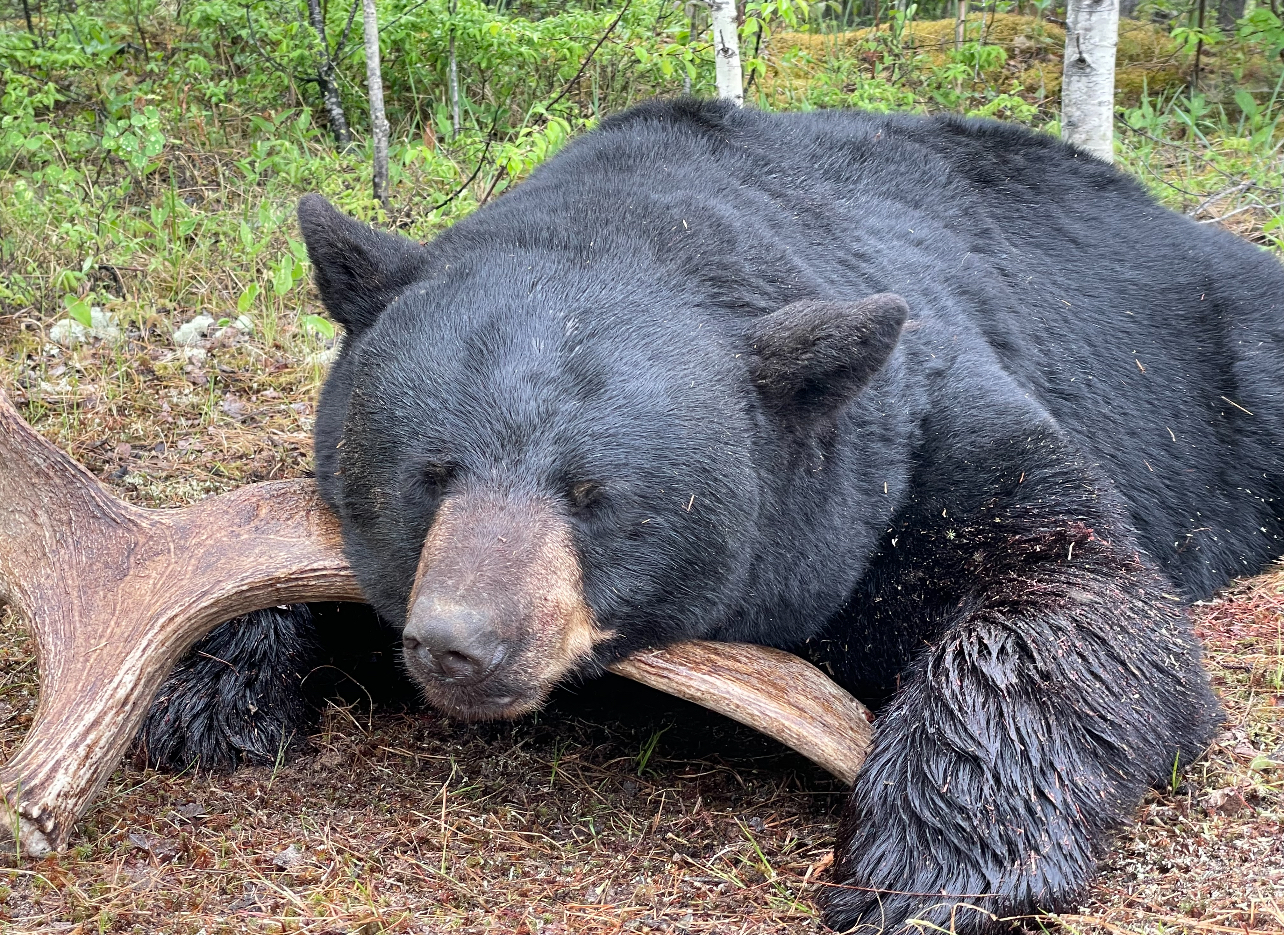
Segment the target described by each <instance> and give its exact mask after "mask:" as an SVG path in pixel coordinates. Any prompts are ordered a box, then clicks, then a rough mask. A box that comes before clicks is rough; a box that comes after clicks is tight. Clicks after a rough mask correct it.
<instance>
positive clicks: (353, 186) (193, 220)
mask: <svg viewBox="0 0 1284 935" xmlns="http://www.w3.org/2000/svg"><path fill="white" fill-rule="evenodd" d="M1165 2H1167V0H1165ZM947 6H948V4H947V3H946V2H945V0H930V2H928V3H925V4H922V5H917V4H909V5H908V6H907V7H906V8H905V9H902V10H896V9H895V8H894V7H893V6H892V5H890V4H886V3H885V4H883V5H882V6H880V7H879V12H878V14H877V15H878V16H879V17H881V18H880V20H879V22H880V24H881V28H880V29H878V30H876V31H867V32H866V33H864V34H863V38H861V39H859V40H858V41H855V42H852V41H850V34H849V33H845V32H843V30H844V29H845V27H847V26H850V25H853V24H854V21H855V18H856V16H857V13H858V6H857V5H855V4H853V3H838V2H834V0H822V2H818V3H810V2H808V0H750V2H748V3H746V4H745V7H744V14H745V19H744V25H743V27H742V34H741V42H742V61H743V62H744V70H745V78H746V87H747V96H748V97H749V99H750V100H751V101H754V102H755V103H757V105H758V106H762V107H790V108H795V109H812V108H819V107H861V108H866V109H869V110H875V111H888V110H912V111H919V112H929V111H939V110H952V111H956V112H960V113H967V114H972V115H979V116H991V117H998V118H1002V119H1008V120H1017V121H1022V122H1026V123H1030V124H1033V125H1043V126H1047V125H1049V121H1050V120H1052V119H1053V118H1055V112H1054V110H1053V109H1052V108H1054V107H1055V101H1052V102H1051V103H1050V104H1049V102H1047V101H1045V99H1044V97H1043V96H1042V94H1041V93H1034V92H1033V91H1029V92H1027V91H1026V90H1025V89H1023V88H1021V87H1019V86H1015V85H1014V84H1013V83H1012V82H1011V81H1008V82H1007V83H1006V84H1003V83H1001V82H1000V81H999V79H998V77H997V76H999V75H1001V74H1002V73H1003V72H1005V71H1006V70H1010V69H1011V68H1012V64H1011V63H1008V62H1007V56H1008V53H1007V52H1006V51H1005V49H1004V48H1003V47H1002V46H1000V45H998V44H996V43H994V42H990V41H987V32H986V30H985V28H984V27H983V26H981V27H978V26H977V25H976V23H974V22H971V21H970V22H969V25H968V33H967V35H966V37H965V38H966V41H965V42H963V44H962V45H961V47H960V48H958V49H957V50H951V51H950V52H949V53H948V54H946V55H944V56H941V55H939V54H938V55H936V56H935V57H929V56H927V55H925V54H924V53H923V52H922V51H920V50H917V49H915V48H912V47H910V46H909V45H908V44H907V43H906V42H905V41H904V40H905V36H906V34H907V29H908V27H909V25H910V24H911V23H912V22H913V21H914V20H915V18H918V17H922V16H924V15H939V14H940V13H941V12H944V11H945V10H946V7H947ZM35 9H37V11H38V12H39V10H40V9H41V8H39V7H37V8H35ZM322 9H323V11H324V12H323V21H324V27H325V35H324V37H321V36H318V34H317V32H316V30H315V29H314V28H313V26H312V24H311V22H310V20H309V18H308V7H307V5H306V2H305V0H185V2H183V3H180V4H177V5H174V6H171V5H169V4H159V3H155V2H154V0H98V2H96V3H95V4H92V5H91V4H83V3H82V4H80V5H78V6H76V7H75V8H74V9H73V8H72V7H71V5H67V6H60V7H59V9H58V11H57V12H56V13H55V12H53V8H52V7H51V8H50V11H49V13H47V14H40V15H39V16H38V17H37V22H36V24H35V25H36V28H35V30H34V34H33V33H32V32H28V31H27V29H26V26H25V23H24V21H23V20H22V18H21V17H19V18H17V19H14V20H10V21H7V22H4V23H3V24H0V165H3V166H4V167H5V170H6V171H5V173H4V175H3V176H0V313H5V312H17V313H22V314H25V315H36V316H43V317H46V318H50V317H53V316H58V315H62V314H64V313H65V314H68V315H69V316H70V317H71V318H72V319H73V320H76V321H81V319H82V318H83V317H84V313H83V312H82V306H83V308H88V305H89V304H90V300H91V297H92V301H93V303H94V304H112V303H115V304H126V303H137V304H138V305H139V306H141V307H142V308H143V309H150V308H157V307H161V308H165V309H181V310H183V314H190V313H191V312H194V311H208V312H209V313H210V314H211V315H212V316H213V317H214V318H215V319H216V320H224V319H226V320H229V321H230V320H232V319H233V318H237V316H245V317H246V321H247V322H249V321H250V319H253V324H254V326H255V327H256V328H259V329H260V330H261V332H262V333H263V334H264V335H265V336H266V337H265V339H266V340H267V341H268V343H271V341H273V340H275V331H274V330H273V329H274V328H275V327H276V325H275V324H274V322H275V321H276V320H277V319H278V318H279V319H280V320H281V321H285V322H289V325H288V326H287V327H289V328H293V327H298V328H300V329H303V330H304V331H312V332H315V333H318V334H321V335H322V336H323V337H324V336H325V335H324V332H323V331H321V330H318V326H316V325H315V323H310V319H308V318H307V317H306V309H305V302H306V300H305V290H304V289H303V288H302V287H301V286H302V283H303V282H304V277H305V275H306V266H305V263H306V255H305V251H304V250H303V247H302V245H301V244H299V243H298V242H297V240H296V239H295V237H294V234H293V231H294V221H293V205H294V203H295V201H296V200H297V198H298V196H299V194H301V193H302V192H305V191H320V192H322V193H323V194H325V195H326V196H327V197H329V198H331V199H332V200H333V201H335V202H336V203H337V204H338V205H339V206H340V207H341V208H342V209H343V210H346V211H348V212H350V213H351V214H353V215H355V216H357V217H359V218H362V219H363V220H367V221H372V222H377V223H380V224H384V225H396V226H397V227H398V228H399V229H401V230H402V231H404V232H405V233H407V234H409V235H410V236H414V237H418V238H421V239H426V238H428V237H430V236H432V235H433V234H434V233H435V232H436V231H438V230H440V229H441V228H442V227H443V226H445V225H447V224H449V223H451V222H453V221H454V220H455V219H457V218H459V217H462V216H464V215H466V214H467V213H469V212H470V211H472V210H474V209H475V208H476V207H477V205H478V204H480V203H483V202H485V201H487V200H490V199H493V198H495V197H498V196H499V195H501V194H502V193H503V191H504V190H505V189H506V188H507V187H508V186H510V185H512V184H513V183H514V182H516V181H518V180H520V179H521V178H523V177H525V176H526V175H528V174H529V173H530V172H531V171H532V170H533V169H534V168H535V167H536V166H537V165H539V163H540V162H542V161H543V160H544V159H547V158H548V157H549V156H550V155H552V154H553V153H555V152H557V150H558V149H560V148H561V147H562V146H563V145H565V143H566V141H567V140H568V139H570V138H571V137H572V136H574V135H575V134H577V133H580V132H583V131H584V130H585V129H587V128H589V127H591V126H592V125H593V124H594V123H595V122H596V121H597V119H598V118H599V115H601V114H603V113H609V112H613V111H616V110H619V109H622V108H623V107H625V106H627V105H628V104H630V103H633V102H635V101H637V100H639V99H642V98H645V97H649V96H652V95H656V94H660V95H673V94H676V93H680V92H682V91H684V90H685V91H689V92H691V93H694V94H698V95H704V96H709V95H711V94H712V93H713V88H714V66H713V59H712V50H711V48H710V44H709V37H708V30H707V22H706V18H705V17H704V14H703V13H702V10H701V8H700V7H699V6H698V5H687V4H685V3H683V2H681V0H631V2H629V3H628V4H621V3H619V2H616V0H611V4H610V5H609V6H598V5H597V3H596V2H595V0H558V2H553V0H519V2H515V3H505V2H502V0H501V2H499V3H497V4H495V5H490V4H488V3H483V2H481V0H456V2H454V3H453V4H452V2H451V0H380V2H379V16H380V22H381V35H380V40H381V44H382V48H383V56H384V60H383V73H384V82H385V96H386V99H387V106H388V116H389V118H390V121H391V124H392V128H393V139H392V145H391V153H390V156H391V158H390V180H389V181H390V189H391V191H392V194H393V197H392V204H393V209H392V212H391V214H389V213H388V212H386V211H385V209H384V208H383V207H381V206H380V205H378V204H376V203H374V202H373V201H372V200H371V199H370V197H369V195H368V192H369V191H370V184H369V179H370V166H369V150H368V140H367V139H366V136H365V133H366V129H367V125H368V117H367V114H366V102H365V93H364V91H365V66H364V62H363V60H362V56H363V51H362V45H361V41H360V39H361V35H360V34H361V23H360V21H359V19H358V16H357V14H358V13H359V10H358V9H357V5H356V2H354V0H343V2H341V3H338V2H337V3H328V2H325V3H323V4H322ZM1174 9H1175V10H1176V9H1177V8H1174ZM867 12H868V10H867ZM1188 13H1189V10H1188V7H1187V6H1182V7H1181V8H1180V10H1177V12H1176V14H1175V15H1174V18H1173V23H1174V35H1175V36H1176V37H1177V38H1178V39H1179V40H1181V41H1184V42H1187V43H1189V42H1191V41H1194V42H1199V41H1201V40H1202V41H1203V42H1204V44H1205V47H1206V48H1208V47H1210V46H1211V45H1212V44H1213V43H1216V42H1220V45H1218V46H1217V55H1218V57H1219V60H1220V61H1222V62H1224V63H1230V64H1229V65H1227V66H1226V67H1230V68H1232V69H1239V71H1237V72H1236V74H1241V73H1242V74H1250V73H1251V74H1253V75H1256V76H1259V77H1260V74H1261V64H1260V63H1261V62H1262V61H1263V59H1265V61H1267V62H1268V64H1269V67H1270V68H1273V69H1274V70H1273V71H1270V76H1271V82H1270V84H1269V85H1267V86H1266V87H1262V85H1261V81H1260V80H1258V78H1254V79H1253V81H1254V83H1245V84H1244V85H1243V86H1236V87H1235V88H1234V89H1233V90H1231V91H1228V92H1226V93H1217V94H1215V95H1214V94H1212V93H1210V94H1208V95H1201V94H1196V95H1193V96H1187V97H1185V98H1183V99H1182V100H1181V101H1177V100H1175V99H1172V98H1171V97H1169V98H1164V97H1162V96H1160V97H1155V98H1153V99H1149V98H1148V99H1147V100H1146V101H1144V102H1143V106H1142V107H1139V108H1137V109H1136V112H1135V113H1133V112H1130V113H1129V114H1128V119H1129V120H1130V121H1135V123H1136V125H1137V126H1138V127H1139V129H1145V132H1147V133H1149V134H1151V135H1152V136H1155V137H1163V138H1165V139H1176V140H1182V141H1187V142H1191V143H1195V144H1198V145H1200V146H1209V145H1211V141H1213V140H1219V141H1222V142H1221V144H1220V145H1222V146H1223V148H1227V147H1230V148H1234V149H1235V152H1236V153H1239V154H1240V155H1239V156H1233V157H1229V156H1228V157H1226V158H1227V159H1232V160H1233V159H1235V158H1240V157H1241V156H1242V154H1243V153H1245V152H1250V151H1251V152H1254V153H1256V152H1272V153H1273V152H1274V147H1275V146H1276V140H1277V139H1278V137H1279V114H1280V102H1279V101H1278V97H1279V86H1278V84H1275V81H1274V79H1275V78H1276V77H1278V76H1279V75H1280V71H1279V58H1278V55H1279V52H1280V50H1281V49H1284V26H1281V23H1280V20H1279V19H1278V17H1276V16H1275V15H1274V14H1273V13H1271V11H1270V10H1269V9H1267V8H1265V7H1259V8H1257V9H1255V10H1253V11H1252V12H1251V13H1250V14H1249V15H1248V16H1247V17H1245V19H1244V20H1243V21H1242V22H1241V23H1240V25H1239V27H1238V28H1237V30H1236V31H1235V34H1234V35H1233V36H1226V37H1222V36H1220V34H1215V32H1214V31H1213V30H1212V28H1211V27H1208V26H1206V27H1205V29H1204V31H1202V32H1200V31H1199V30H1198V28H1197V24H1192V21H1191V19H1190V16H1189V15H1188ZM982 20H983V21H984V18H982ZM866 22H868V20H866ZM1183 30H1184V31H1183ZM1192 30H1194V31H1192ZM803 33H805V34H807V39H808V42H806V43H804V42H802V41H800V38H799V37H800V34H803ZM452 38H453V41H454V47H455V51H456V55H457V58H458V72H459V80H460V97H461V117H462V125H461V127H460V129H459V132H458V133H456V132H455V131H454V128H453V127H452V120H451V112H450V101H449V94H448V89H447V73H448V60H449V49H450V46H451V41H452ZM816 40H819V42H820V45H818V44H817V41H816ZM825 47H828V48H832V49H833V50H837V49H839V48H840V47H841V48H842V49H843V54H827V55H824V56H823V57H822V56H821V55H820V54H819V53H818V52H817V49H818V48H825ZM326 62H332V63H333V68H334V72H333V74H334V84H335V87H336V88H337V90H338V94H339V99H340V102H341V104H342V107H343V109H344V111H345V113H346V115H347V120H348V122H349V124H350V125H351V128H352V131H353V135H354V137H355V140H354V145H353V146H352V147H350V148H348V149H346V150H345V149H342V148H341V147H339V146H337V145H336V142H335V139H334V132H333V128H332V127H331V126H330V117H329V112H328V110H327V108H326V106H325V103H324V100H323V96H322V91H321V78H322V72H323V65H324V64H325V63H326ZM795 64H805V65H807V66H808V74H809V78H808V80H807V81H806V82H805V84H803V85H798V86H795V85H788V86H783V87H782V85H781V84H780V82H779V81H778V80H777V78H776V77H775V76H777V75H778V74H779V73H780V71H781V70H782V69H784V70H788V69H789V68H790V67H791V65H795ZM1253 69H1257V71H1253ZM1272 86H1273V87H1274V92H1273V93H1272V92H1271V91H1270V90H1269V88H1270V87H1272ZM1228 141H1229V142H1228ZM1215 158H1222V157H1221V156H1220V155H1219V156H1216V157H1215ZM1230 164H1231V163H1229V162H1228V163H1227V165H1230ZM1237 165H1238V164H1237ZM1226 171H1230V170H1229V169H1227V170H1226ZM1272 230H1274V228H1272ZM1272 236H1274V235H1273V234H1272ZM233 309H235V311H233ZM144 313H145V312H144V311H140V314H144ZM278 313H285V314H284V316H281V315H279V314H278ZM274 316H275V317H274ZM237 320H239V318H238V319H237Z"/></svg>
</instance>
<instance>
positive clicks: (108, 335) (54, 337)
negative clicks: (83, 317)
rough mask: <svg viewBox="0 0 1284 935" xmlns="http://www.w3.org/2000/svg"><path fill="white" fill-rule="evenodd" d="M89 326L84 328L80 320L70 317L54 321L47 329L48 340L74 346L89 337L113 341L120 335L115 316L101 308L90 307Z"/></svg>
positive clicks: (69, 346)
mask: <svg viewBox="0 0 1284 935" xmlns="http://www.w3.org/2000/svg"><path fill="white" fill-rule="evenodd" d="M89 321H90V326H89V327H88V328H86V327H85V326H84V325H82V324H81V323H80V322H78V321H76V320H75V319H72V318H64V319H62V320H61V321H57V322H54V324H53V327H51V328H50V329H49V340H51V341H53V342H54V343H55V344H60V345H62V346H63V347H68V348H71V347H75V346H76V345H78V344H83V343H84V342H85V341H88V340H90V339H91V338H96V339H98V340H100V341H115V340H117V339H118V338H119V337H120V328H119V327H118V326H117V324H116V317H115V316H114V315H112V314H110V313H108V312H104V311H103V310H102V309H101V308H97V307H94V308H91V309H90V310H89Z"/></svg>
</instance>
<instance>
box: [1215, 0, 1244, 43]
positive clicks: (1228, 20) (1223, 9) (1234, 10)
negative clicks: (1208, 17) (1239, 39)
mask: <svg viewBox="0 0 1284 935" xmlns="http://www.w3.org/2000/svg"><path fill="white" fill-rule="evenodd" d="M1244 6H1245V2H1244V0H1221V2H1219V3H1218V4H1217V27H1218V28H1219V29H1220V30H1221V31H1222V32H1223V33H1225V34H1226V35H1227V36H1233V35H1234V34H1235V24H1236V23H1237V22H1239V20H1240V18H1241V17H1242V16H1243V15H1244Z"/></svg>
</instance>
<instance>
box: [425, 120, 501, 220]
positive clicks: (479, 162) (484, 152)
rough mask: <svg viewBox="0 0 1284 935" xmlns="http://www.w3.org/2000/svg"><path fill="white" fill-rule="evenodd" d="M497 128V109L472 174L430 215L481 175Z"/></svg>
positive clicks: (452, 199) (433, 212)
mask: <svg viewBox="0 0 1284 935" xmlns="http://www.w3.org/2000/svg"><path fill="white" fill-rule="evenodd" d="M498 128H499V108H498V107H497V108H495V119H494V120H493V121H492V122H491V125H490V132H489V133H488V134H486V145H485V147H484V148H483V149H482V154H481V158H480V159H478V160H477V168H475V169H473V174H472V175H470V176H468V179H467V181H465V182H464V184H463V185H460V186H459V187H458V188H456V189H455V190H454V191H453V192H451V193H450V197H448V198H447V199H446V200H445V201H443V202H442V203H441V204H438V205H434V206H433V207H432V209H431V210H430V212H429V213H430V214H435V213H436V212H438V211H440V210H441V209H442V208H444V207H446V205H448V204H450V203H451V202H452V201H454V200H455V199H456V198H458V197H459V196H460V195H462V194H463V193H464V189H466V188H467V187H468V186H469V185H471V184H473V180H474V179H476V178H477V176H478V175H480V174H481V170H482V166H484V165H486V156H487V155H489V153H490V147H491V145H492V144H493V143H494V142H495V130H496V129H498Z"/></svg>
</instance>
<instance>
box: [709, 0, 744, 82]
mask: <svg viewBox="0 0 1284 935" xmlns="http://www.w3.org/2000/svg"><path fill="white" fill-rule="evenodd" d="M709 19H710V20H711V21H712V23H713V56H714V62H715V63H716V66H717V82H718V97H719V98H721V99H722V100H724V101H731V102H732V103H734V104H735V105H736V106H737V107H739V106H741V105H742V104H744V102H745V92H744V79H743V76H742V75H741V74H740V34H739V32H738V29H739V26H738V24H737V22H736V4H735V0H710V2H709Z"/></svg>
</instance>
